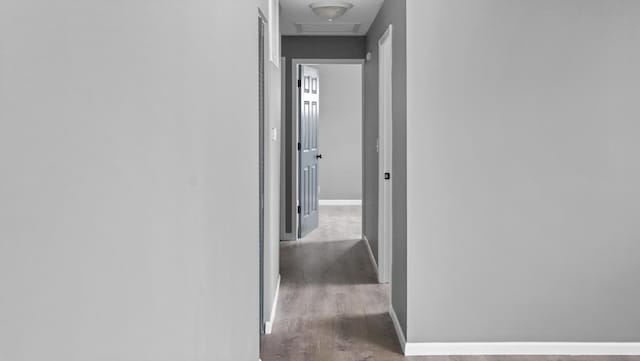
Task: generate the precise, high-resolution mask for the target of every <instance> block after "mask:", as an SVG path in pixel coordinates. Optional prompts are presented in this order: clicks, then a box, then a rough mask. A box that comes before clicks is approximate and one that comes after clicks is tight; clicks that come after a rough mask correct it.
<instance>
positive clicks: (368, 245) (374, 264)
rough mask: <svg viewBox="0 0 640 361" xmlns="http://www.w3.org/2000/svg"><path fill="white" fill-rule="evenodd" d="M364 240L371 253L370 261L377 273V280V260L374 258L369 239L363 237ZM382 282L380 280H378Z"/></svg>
mask: <svg viewBox="0 0 640 361" xmlns="http://www.w3.org/2000/svg"><path fill="white" fill-rule="evenodd" d="M362 240H364V244H366V245H367V252H368V253H369V259H370V260H371V264H372V265H373V268H374V269H375V271H376V278H378V263H377V262H376V258H375V257H374V256H373V251H372V250H371V244H370V243H369V239H368V238H367V236H366V235H364V234H363V235H362ZM378 282H380V279H378Z"/></svg>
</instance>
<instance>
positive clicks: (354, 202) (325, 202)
mask: <svg viewBox="0 0 640 361" xmlns="http://www.w3.org/2000/svg"><path fill="white" fill-rule="evenodd" d="M318 204H319V205H321V206H361V205H362V200H361V199H319V200H318Z"/></svg>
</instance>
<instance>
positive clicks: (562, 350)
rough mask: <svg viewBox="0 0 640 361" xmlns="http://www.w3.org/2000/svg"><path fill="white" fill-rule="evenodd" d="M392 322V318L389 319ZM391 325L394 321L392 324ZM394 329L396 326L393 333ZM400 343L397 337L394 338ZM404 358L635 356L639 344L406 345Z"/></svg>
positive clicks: (639, 350)
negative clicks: (456, 356) (455, 356)
mask: <svg viewBox="0 0 640 361" xmlns="http://www.w3.org/2000/svg"><path fill="white" fill-rule="evenodd" d="M391 318H392V319H393V318H394V316H392V317H391ZM394 324H395V321H394ZM397 328H398V326H396V332H398V330H397ZM402 337H404V335H402ZM398 338H399V339H400V341H401V342H402V338H401V336H398ZM403 352H404V354H405V356H453V355H465V356H466V355H538V356H542V355H544V356H551V355H553V356H637V355H640V343H632V342H629V343H624V342H622V343H618V342H424V343H422V342H408V343H405V345H404V347H403Z"/></svg>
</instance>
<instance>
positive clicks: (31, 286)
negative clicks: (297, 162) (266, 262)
mask: <svg viewBox="0 0 640 361" xmlns="http://www.w3.org/2000/svg"><path fill="white" fill-rule="evenodd" d="M228 14H233V16H232V17H230V16H228ZM230 28H233V29H234V31H233V36H229V31H228V29H230ZM0 59H1V60H0V79H2V81H0V164H1V165H2V166H1V171H0V172H2V176H1V177H0V320H1V322H0V360H2V361H41V360H50V361H98V360H113V361H125V360H127V361H128V360H149V361H160V360H194V361H195V360H242V361H245V360H246V361H255V360H257V359H258V356H259V355H258V341H259V340H258V311H259V310H258V142H257V141H251V140H257V137H258V117H257V114H258V104H257V99H258V92H257V86H255V85H256V84H257V77H258V74H257V73H258V72H257V11H256V3H255V2H251V1H248V2H245V1H234V0H218V1H195V0H190V1H180V2H175V1H151V2H149V1H106V0H90V1H87V0H59V1H48V0H27V1H25V0H4V1H2V2H0ZM238 68H241V69H243V71H241V72H237V71H229V69H238ZM239 144H243V146H238V145H239ZM230 149H233V152H232V153H230V151H229V150H230Z"/></svg>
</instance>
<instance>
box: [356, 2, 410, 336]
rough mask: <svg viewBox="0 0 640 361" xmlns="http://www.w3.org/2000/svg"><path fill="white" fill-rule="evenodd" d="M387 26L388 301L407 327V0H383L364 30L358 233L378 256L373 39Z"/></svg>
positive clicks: (375, 55) (375, 41)
mask: <svg viewBox="0 0 640 361" xmlns="http://www.w3.org/2000/svg"><path fill="white" fill-rule="evenodd" d="M389 25H393V26H392V28H393V30H392V57H393V59H392V63H393V64H392V78H393V79H392V90H391V91H392V107H393V110H392V112H393V120H392V122H393V126H392V128H393V129H392V132H393V139H392V141H393V156H392V157H393V166H392V167H393V169H392V175H391V177H392V180H393V184H392V188H393V190H392V192H393V252H392V257H393V260H392V268H393V269H392V280H391V282H392V285H393V286H392V287H391V289H392V295H391V302H392V305H393V308H394V310H395V312H396V314H397V315H398V320H399V321H400V324H401V326H402V328H403V329H404V330H405V332H406V324H407V319H406V309H407V298H406V297H407V267H406V264H407V258H406V257H407V235H406V227H407V223H406V209H407V206H406V200H407V189H406V176H407V168H406V134H407V129H406V122H407V115H406V112H407V103H406V94H407V93H406V92H407V59H406V0H386V1H385V2H384V4H383V5H382V7H381V8H380V12H379V13H378V15H377V17H376V19H375V20H374V22H373V24H372V25H371V28H370V29H369V32H368V33H367V51H368V52H370V53H371V60H370V61H368V62H367V63H366V64H365V67H364V106H365V107H364V126H363V132H364V133H363V134H364V139H363V143H364V146H363V148H364V153H363V156H364V159H363V163H364V175H363V178H364V185H363V202H362V203H363V205H362V220H363V233H364V234H365V236H366V237H367V239H368V240H369V244H370V246H371V250H372V251H373V254H374V257H375V258H376V260H377V259H378V181H379V180H380V179H382V174H381V173H379V170H378V146H377V144H378V126H379V120H378V104H379V102H378V70H379V69H378V64H379V63H378V40H380V37H382V35H383V34H384V33H385V31H387V29H388V28H389Z"/></svg>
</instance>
